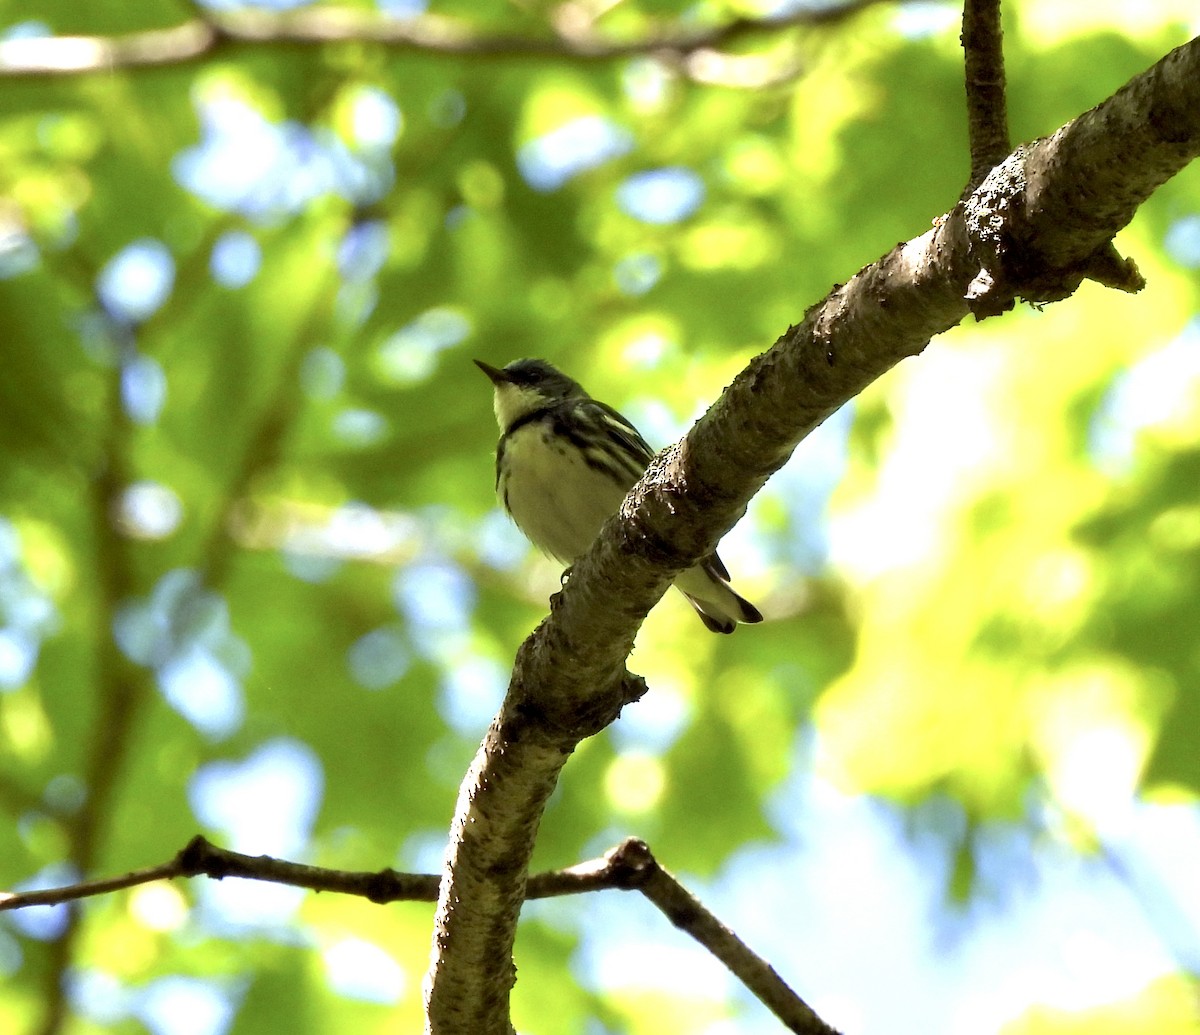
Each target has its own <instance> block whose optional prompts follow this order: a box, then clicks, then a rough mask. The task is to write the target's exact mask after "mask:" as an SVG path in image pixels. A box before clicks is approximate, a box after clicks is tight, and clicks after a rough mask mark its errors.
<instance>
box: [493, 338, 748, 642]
mask: <svg viewBox="0 0 1200 1035" xmlns="http://www.w3.org/2000/svg"><path fill="white" fill-rule="evenodd" d="M475 365H476V366H478V367H479V369H480V370H482V371H483V372H484V373H485V374H487V376H488V377H489V378H491V381H492V384H493V385H494V386H495V399H494V408H495V411H496V423H498V424H499V425H500V432H501V435H500V444H499V446H498V448H497V450H496V495H497V496H498V497H499V498H500V503H501V505H502V506H503V507H504V509H505V510H506V511H507V512H508V514H509V515H510V516H511V517H512V519H513V520H514V521H515V522H516V523H517V527H518V528H520V530H521V531H522V532H524V533H525V536H526V538H528V539H529V541H530V542H532V543H533V545H534V546H536V547H538V548H539V549H540V550H543V551H544V552H545V553H548V554H549V555H550V556H551V557H554V558H556V559H557V560H559V561H562V562H563V564H566V565H571V564H573V563H574V562H575V560H576V559H577V558H578V557H580V556H581V555H582V554H584V553H585V552H586V551H587V549H588V547H589V546H591V545H592V540H594V539H595V538H596V534H597V533H598V532H599V531H600V526H601V525H603V524H604V522H605V521H606V520H607V519H608V518H609V517H611V516H612V515H613V514H615V513H616V512H617V510H618V509H619V508H620V506H621V502H622V501H623V500H624V499H625V496H626V495H627V494H628V492H629V490H630V489H631V488H633V486H634V483H635V482H637V480H638V479H639V478H641V476H642V475H643V474H644V473H645V470H646V466H647V465H648V464H649V463H650V460H651V459H652V458H653V456H654V451H653V450H652V449H651V448H650V447H649V446H648V445H646V440H645V439H643V438H642V436H641V435H639V434H638V431H637V429H636V428H635V427H634V426H633V425H632V424H630V423H629V421H627V420H626V419H625V418H624V417H622V416H621V415H620V414H619V413H618V412H617V411H616V410H614V409H613V408H612V407H611V406H606V405H605V404H604V403H602V402H598V401H597V400H595V399H593V398H592V397H591V396H589V395H588V394H587V392H585V391H584V390H583V388H582V387H581V386H580V385H579V384H578V383H577V382H575V381H572V380H571V378H569V377H567V375H566V374H563V373H561V372H560V371H558V370H556V369H555V368H554V367H553V366H551V365H550V364H549V363H547V362H546V361H545V360H542V359H518V360H516V361H515V362H513V363H509V364H508V366H506V367H505V368H504V369H503V370H499V369H497V368H496V367H493V366H490V365H488V364H487V363H482V362H480V361H479V360H475ZM675 588H676V589H678V590H679V591H680V592H681V593H683V595H684V596H685V597H687V598H688V601H689V603H691V605H692V607H694V608H695V609H696V613H697V614H698V615H699V616H700V620H701V621H702V622H703V623H704V624H705V625H706V626H707V627H708V628H709V629H711V630H712V631H713V632H719V633H731V632H733V630H734V628H735V627H736V626H737V623H738V622H761V621H762V615H761V614H760V613H759V611H758V609H757V608H756V607H755V606H754V605H753V604H751V603H750V602H749V601H748V600H744V599H742V597H740V596H738V594H737V593H735V592H734V591H733V589H732V588H730V585H729V572H728V571H726V570H725V565H724V564H722V563H721V558H719V557H718V556H717V555H716V554H715V553H711V554H709V555H708V556H707V557H706V558H704V560H702V561H701V562H700V563H699V564H697V565H695V566H694V567H692V568H688V569H687V570H686V571H684V572H681V573H680V575H679V577H678V578H677V579H676V580H675Z"/></svg>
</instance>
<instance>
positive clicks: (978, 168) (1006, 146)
mask: <svg viewBox="0 0 1200 1035" xmlns="http://www.w3.org/2000/svg"><path fill="white" fill-rule="evenodd" d="M962 47H963V56H964V58H965V64H966V87H967V132H968V134H969V138H970V146H971V176H970V179H969V181H968V182H967V186H966V188H965V189H964V190H963V194H962V197H963V200H966V199H967V198H968V197H970V195H971V194H972V193H974V191H975V188H976V187H978V186H979V185H980V184H981V183H983V181H984V178H985V177H986V176H987V174H988V173H989V172H990V171H991V170H992V169H993V168H994V167H995V166H996V165H997V164H998V163H999V162H1000V161H1001V160H1002V159H1003V158H1005V157H1007V155H1008V153H1009V152H1010V151H1011V150H1012V144H1011V143H1010V142H1009V138H1008V104H1007V100H1006V98H1005V85H1004V37H1003V33H1002V31H1001V29H1000V0H966V2H965V3H964V4H963V25H962Z"/></svg>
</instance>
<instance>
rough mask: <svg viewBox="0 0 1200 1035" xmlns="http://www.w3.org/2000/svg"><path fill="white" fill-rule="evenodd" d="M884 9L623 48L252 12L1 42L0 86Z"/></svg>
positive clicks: (685, 46)
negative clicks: (315, 51)
mask: <svg viewBox="0 0 1200 1035" xmlns="http://www.w3.org/2000/svg"><path fill="white" fill-rule="evenodd" d="M881 2H884V0H847V2H846V3H843V4H840V5H837V6H831V7H821V8H818V9H808V8H803V9H800V10H797V11H794V12H792V13H791V14H788V15H786V16H784V17H774V18H772V17H768V18H735V19H733V20H732V21H729V22H725V23H723V24H721V25H715V26H711V27H706V28H698V29H690V28H672V29H669V30H664V31H661V32H656V33H653V34H650V35H646V36H640V37H635V38H632V39H627V40H622V39H616V38H612V37H610V36H608V35H606V34H605V33H602V32H599V31H597V30H596V29H595V28H594V26H593V25H592V24H591V22H590V21H587V22H580V23H579V24H573V23H570V22H564V21H562V20H561V19H560V24H558V25H556V26H555V27H554V32H553V34H547V35H546V36H517V35H512V34H505V33H497V34H488V33H482V32H477V31H476V30H475V29H473V28H472V27H471V26H470V25H469V24H468V23H466V22H463V21H462V20H460V19H457V18H448V17H444V16H441V15H435V14H422V15H418V16H416V17H413V18H389V17H387V16H385V15H381V14H378V13H376V12H374V11H370V10H366V9H363V8H357V7H354V8H351V7H345V8H342V7H310V8H303V9H300V10H294V11H288V12H283V13H275V12H271V11H266V10H256V9H250V8H246V9H243V10H239V11H230V12H221V13H218V12H216V11H210V10H205V11H204V12H203V13H202V16H201V17H197V18H193V19H192V20H190V21H187V22H183V23H182V24H180V25H174V26H171V27H170V28H166V29H146V30H143V31H141V32H131V33H125V34H123V35H118V36H48V37H41V38H24V37H22V38H16V39H9V40H4V41H0V76H62V75H82V74H87V73H92V72H111V71H113V70H116V69H123V68H125V69H135V68H144V67H155V66H163V65H181V64H188V63H190V62H194V61H197V60H200V59H202V58H205V57H209V56H211V55H213V54H215V53H216V52H217V51H219V50H220V49H222V48H223V47H227V46H231V45H239V44H245V45H254V46H267V45H286V46H297V45H302V46H303V45H310V46H321V45H325V44H331V43H345V42H351V43H373V44H378V45H380V46H385V47H391V48H395V49H401V50H414V51H420V52H422V53H426V54H440V55H445V56H450V57H469V58H530V57H538V58H565V59H569V60H572V61H608V60H612V59H615V58H624V57H633V56H636V55H638V54H663V55H666V54H673V55H689V54H694V53H696V52H697V51H702V50H713V49H716V48H720V47H724V46H728V45H730V44H732V43H735V42H739V41H741V40H744V39H746V38H750V37H754V36H758V35H769V34H772V33H778V32H780V31H782V30H785V29H788V28H793V27H797V26H816V25H829V24H832V23H834V22H837V21H840V20H842V19H845V18H848V17H850V16H851V15H853V14H856V13H857V12H859V11H861V10H863V9H864V8H867V7H871V6H873V5H874V4H877V3H881Z"/></svg>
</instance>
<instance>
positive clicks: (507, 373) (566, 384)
mask: <svg viewBox="0 0 1200 1035" xmlns="http://www.w3.org/2000/svg"><path fill="white" fill-rule="evenodd" d="M475 365H476V366H477V367H479V369H480V370H482V371H483V372H484V373H485V374H487V376H488V378H489V379H490V380H491V382H492V384H493V385H494V386H495V389H496V393H495V399H494V401H493V407H494V409H495V411H496V423H497V424H499V425H500V430H501V431H507V430H508V429H509V428H510V427H511V426H512V425H513V423H514V422H515V421H518V420H520V419H521V418H522V417H524V416H526V415H527V414H530V413H533V412H534V411H535V410H541V409H545V408H546V407H547V406H553V405H554V404H555V403H560V402H565V401H566V400H567V399H586V398H587V392H585V391H584V390H583V388H582V387H581V386H580V384H579V382H578V381H573V380H571V378H569V377H567V375H566V374H564V373H563V372H562V371H561V370H559V369H558V368H557V367H555V366H553V365H552V364H550V363H547V362H546V361H545V360H544V359H518V360H514V361H513V362H512V363H509V364H508V366H506V367H504V368H498V367H494V366H491V365H490V364H488V363H484V362H482V361H480V360H478V359H477V360H475Z"/></svg>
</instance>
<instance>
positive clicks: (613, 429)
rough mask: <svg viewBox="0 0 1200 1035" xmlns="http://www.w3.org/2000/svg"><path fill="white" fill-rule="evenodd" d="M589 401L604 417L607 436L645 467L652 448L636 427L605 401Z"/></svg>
mask: <svg viewBox="0 0 1200 1035" xmlns="http://www.w3.org/2000/svg"><path fill="white" fill-rule="evenodd" d="M590 402H591V404H592V405H593V406H595V407H596V409H597V410H598V411H599V412H600V415H601V416H602V417H603V418H604V423H605V427H606V429H607V430H608V434H609V437H610V438H612V439H613V440H614V441H615V442H617V443H618V444H619V445H621V446H623V447H624V448H625V449H627V450H629V451H630V452H631V453H633V454H634V455H635V456H637V458H638V460H639V461H641V464H642V467H643V468H645V467H646V466H647V465H648V464H649V463H650V461H651V460H653V459H654V450H653V449H651V448H650V446H649V445H648V444H647V443H646V440H645V439H644V438H642V436H641V434H640V433H639V432H638V429H637V428H635V427H634V426H633V425H632V424H630V423H629V421H627V420H626V419H625V418H624V417H622V416H621V414H619V413H618V412H617V411H616V410H614V409H613V408H612V407H611V406H609V405H608V404H607V403H602V402H597V401H596V400H595V399H592V400H590Z"/></svg>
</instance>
